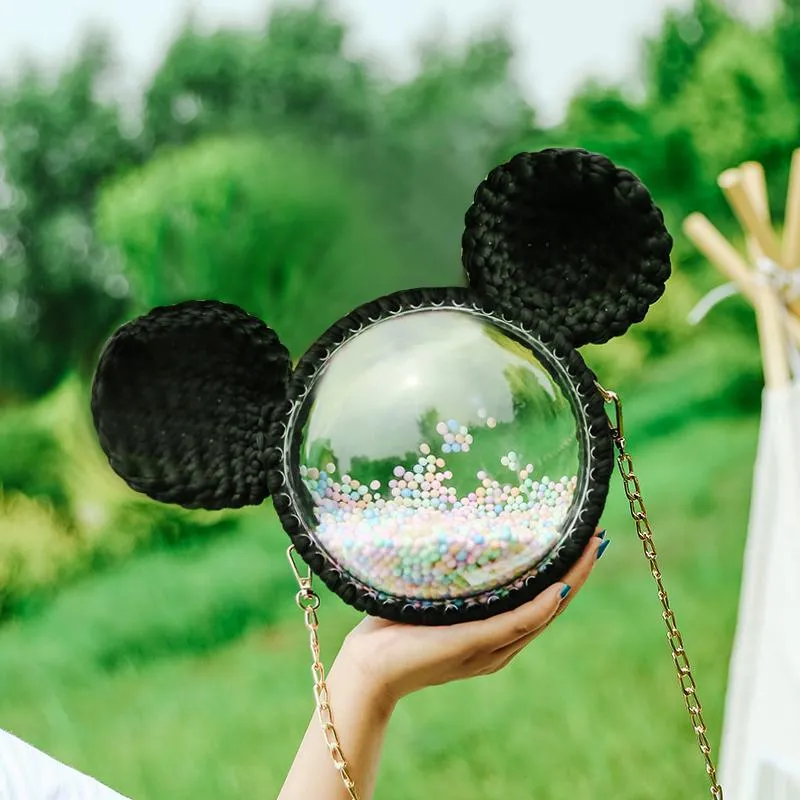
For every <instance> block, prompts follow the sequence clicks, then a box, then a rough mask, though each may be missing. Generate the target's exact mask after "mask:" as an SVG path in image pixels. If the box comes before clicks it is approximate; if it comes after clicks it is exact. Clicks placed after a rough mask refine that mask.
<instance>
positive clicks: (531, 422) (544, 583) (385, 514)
mask: <svg viewBox="0 0 800 800" xmlns="http://www.w3.org/2000/svg"><path fill="white" fill-rule="evenodd" d="M671 247H672V239H671V237H670V235H669V233H668V232H667V230H666V228H665V226H664V220H663V216H662V214H661V211H660V210H659V209H658V208H657V207H656V206H655V205H654V203H653V201H652V198H651V196H650V194H649V192H648V191H647V189H646V188H645V187H644V186H643V185H642V183H641V182H640V181H639V180H638V179H637V178H636V177H635V176H634V175H633V174H632V173H630V172H629V171H627V170H624V169H620V168H619V167H617V166H615V165H614V164H613V163H612V162H611V161H610V160H609V159H607V158H606V157H604V156H602V155H598V154H594V153H588V152H586V151H584V150H577V149H547V150H542V151H540V152H537V153H522V154H520V155H517V156H515V157H514V158H513V159H511V160H510V161H509V162H508V163H506V164H503V165H501V166H498V167H497V168H496V169H494V170H493V171H492V172H491V173H490V174H489V175H488V177H487V178H486V179H485V180H484V181H483V182H482V183H481V184H480V186H479V187H478V189H477V191H476V193H475V196H474V202H473V203H472V205H471V207H470V208H469V210H468V211H467V213H466V226H465V230H464V234H463V239H462V262H463V266H464V270H465V277H466V286H463V287H451V288H418V289H409V290H407V291H401V292H398V293H396V294H392V295H389V296H387V297H382V298H379V299H377V300H374V301H372V302H369V303H366V304H365V305H363V306H360V307H359V308H357V309H355V310H354V311H352V312H351V313H350V314H349V315H348V316H346V317H344V318H343V319H341V320H339V321H338V322H336V323H335V324H334V325H332V326H331V327H330V328H329V329H328V330H327V331H326V332H325V333H324V334H322V335H321V336H320V337H319V338H318V339H317V340H316V342H315V343H314V344H313V345H312V346H311V347H310V348H309V349H308V351H307V352H306V353H305V354H304V355H303V356H302V357H301V358H300V360H299V362H298V363H297V364H296V365H295V366H294V368H292V364H291V360H290V357H289V354H288V352H287V350H286V348H285V347H284V346H283V345H282V344H281V342H280V340H279V338H278V335H277V334H276V333H275V332H274V331H273V330H272V329H270V328H269V327H268V326H267V325H266V324H265V323H264V322H262V321H261V320H259V319H257V318H255V317H253V316H251V315H249V314H248V313H246V312H245V311H243V310H242V309H240V308H238V307H235V306H231V305H228V304H223V303H219V302H216V301H208V300H205V301H191V302H185V303H179V304H177V305H173V306H169V307H161V308H157V309H154V310H153V311H151V312H150V313H149V314H147V315H145V316H144V317H141V318H139V319H137V320H134V321H132V322H130V323H128V324H127V325H124V326H123V327H122V328H120V330H118V331H117V332H116V334H115V335H114V336H113V337H112V338H111V340H110V341H109V342H108V344H107V346H106V348H105V350H104V352H103V355H102V357H101V359H100V363H99V365H98V368H97V372H96V376H95V381H94V386H93V394H92V412H93V417H94V422H95V426H96V429H97V433H98V436H99V439H100V443H101V445H102V447H103V450H104V451H105V453H106V454H107V456H108V458H109V461H110V464H111V466H112V468H113V469H114V470H115V471H116V472H117V473H118V474H119V475H120V476H121V477H122V478H123V479H124V480H125V481H126V482H127V483H128V484H129V485H130V486H132V487H133V488H134V489H136V490H138V491H140V492H143V493H145V494H147V495H148V496H150V497H151V498H153V499H155V500H159V501H162V502H168V503H178V504H180V505H182V506H186V507H188V508H206V509H221V508H236V507H241V506H244V505H251V504H259V503H261V502H262V501H264V500H265V499H266V498H267V497H268V496H270V495H271V496H272V499H273V503H274V507H275V510H276V512H277V514H278V517H279V518H280V521H281V523H282V526H283V528H284V529H285V530H286V532H287V534H288V535H289V537H290V539H291V544H292V546H291V548H290V550H289V554H290V558H291V555H292V553H293V552H294V551H296V552H297V553H298V554H299V556H300V557H301V558H302V559H303V560H304V561H305V562H306V564H307V566H308V567H309V570H310V571H309V573H308V575H307V576H305V577H303V576H301V575H300V573H299V571H297V568H296V564H295V562H294V561H292V566H293V567H294V568H295V571H296V574H297V578H298V580H299V581H300V593H299V595H298V602H299V603H300V604H301V606H302V607H303V608H304V610H305V612H306V622H307V624H308V625H309V629H310V630H311V631H312V637H313V636H315V635H316V633H315V631H316V614H315V611H316V608H317V606H318V604H319V598H318V597H317V595H316V594H315V593H314V592H313V589H312V588H311V577H312V574H313V575H316V576H318V577H319V578H320V579H321V580H322V581H323V582H324V583H325V585H326V586H328V588H329V589H331V590H332V591H333V592H334V593H336V594H337V595H338V596H339V597H340V598H341V599H342V600H343V601H344V602H345V603H348V604H350V605H352V606H354V607H355V608H357V609H359V610H361V611H364V612H367V613H369V614H373V615H377V616H380V617H384V618H386V619H389V620H395V621H402V622H405V623H412V624H423V625H445V624H457V623H461V622H464V621H467V620H475V619H481V618H486V617H488V616H491V615H494V614H498V613H501V612H503V611H507V610H509V609H512V608H514V607H516V606H519V605H520V604H522V603H524V602H526V601H528V600H530V599H531V598H533V597H534V596H536V595H537V594H538V593H540V592H541V591H542V590H544V589H545V588H546V587H548V586H549V585H551V584H552V583H554V582H556V581H558V580H560V579H561V578H562V577H563V575H564V574H565V573H566V572H567V570H568V569H569V568H570V567H571V566H572V564H574V563H575V561H576V560H577V559H578V558H579V556H580V554H581V553H582V551H583V549H584V547H585V545H586V544H587V542H588V541H589V539H590V537H591V536H592V534H593V532H594V530H595V528H596V525H597V523H598V521H599V519H600V516H601V514H602V512H603V508H604V505H605V502H606V497H607V494H608V488H609V482H610V478H611V474H612V471H613V468H614V461H615V446H616V449H617V451H618V458H617V460H618V463H619V466H620V469H621V471H622V474H623V478H624V481H625V488H626V493H627V496H628V499H629V501H630V503H631V511H632V514H633V516H634V520H635V521H636V526H637V531H638V532H639V535H640V538H641V539H642V542H643V543H644V546H645V551H646V553H647V555H648V559H649V563H650V567H651V570H652V571H653V575H654V577H655V578H656V581H657V583H658V586H659V594H660V597H662V603H663V604H664V610H665V616H664V619H665V621H666V622H667V628H668V632H669V635H670V642H671V645H672V650H673V657H674V658H675V663H676V666H677V668H678V670H679V673H680V675H681V681H682V685H683V686H684V694H685V696H686V697H687V706H688V707H689V709H690V715H692V721H693V725H694V727H695V730H696V732H697V734H698V737H700V744H701V749H703V753H704V756H705V757H706V763H707V765H708V768H709V775H710V777H711V781H712V794H713V796H714V797H720V798H721V797H722V792H721V789H719V787H718V785H717V783H716V778H715V777H714V769H713V765H712V764H711V762H710V760H709V758H710V757H709V754H708V753H709V750H710V748H708V742H707V739H706V738H705V723H704V722H703V721H702V715H701V710H700V704H699V701H697V699H696V695H695V694H694V686H693V679H691V671H690V669H689V665H688V661H686V655H685V651H684V650H683V644H682V642H681V640H680V634H679V632H678V630H677V628H676V627H675V621H674V615H673V614H672V612H671V610H670V609H669V605H668V601H667V596H666V592H665V591H664V590H663V586H662V584H661V577H660V572H659V570H658V564H657V560H656V554H655V550H654V548H653V544H652V537H651V531H650V526H649V522H648V520H647V515H646V512H645V509H644V505H643V503H642V500H641V495H640V493H639V487H638V481H637V479H636V477H635V475H634V474H633V470H632V464H631V461H630V456H629V455H628V454H627V452H626V451H625V443H624V438H623V433H624V432H623V429H622V413H621V405H620V403H619V399H618V398H617V396H616V395H615V394H614V393H613V392H608V391H606V390H605V389H603V388H602V386H600V385H599V384H598V383H597V380H596V377H595V375H594V373H593V372H592V371H591V370H590V369H589V367H587V365H586V363H585V362H584V360H583V358H582V357H581V355H580V353H579V352H578V348H579V347H582V346H583V345H586V344H589V343H594V344H602V343H604V342H606V341H608V340H609V339H611V338H613V337H615V336H620V335H622V334H623V333H625V331H626V330H627V329H628V328H629V327H630V326H631V325H632V324H634V323H636V322H639V321H641V320H642V319H644V317H645V315H646V314H647V311H648V309H649V307H650V306H651V305H652V304H653V303H654V302H655V301H656V300H658V298H659V297H660V296H661V295H662V294H663V292H664V289H665V283H666V281H667V279H668V277H669V275H670V251H671ZM607 403H613V404H614V406H615V415H616V416H615V419H614V421H613V422H612V423H610V422H609V418H608V416H607V415H606V405H607ZM321 669H322V668H321V665H319V670H320V675H322V674H323V673H321ZM315 675H318V673H317V672H316V665H315ZM318 677H319V676H318ZM689 680H691V684H689ZM320 681H321V682H322V683H321V685H322V687H323V688H324V677H320V678H319V680H318V683H319V682H320ZM318 688H319V686H318ZM687 691H688V693H687ZM320 695H321V696H323V697H327V693H326V692H324V691H323V692H320V691H318V692H317V697H318V700H319V696H320ZM695 701H696V702H695ZM325 702H327V700H325ZM323 710H324V709H323ZM328 711H329V709H328ZM326 713H327V712H326ZM341 761H342V764H343V763H344V762H343V760H341ZM343 775H346V770H345V772H344V773H343ZM346 782H347V781H346ZM348 788H350V790H351V796H353V797H355V796H356V795H355V789H354V787H352V786H349V787H348Z"/></svg>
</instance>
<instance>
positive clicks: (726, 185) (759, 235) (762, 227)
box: [717, 169, 782, 264]
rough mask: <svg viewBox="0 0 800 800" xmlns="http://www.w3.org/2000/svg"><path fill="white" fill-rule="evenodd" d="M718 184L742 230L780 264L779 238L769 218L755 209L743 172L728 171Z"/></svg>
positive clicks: (767, 255) (765, 253)
mask: <svg viewBox="0 0 800 800" xmlns="http://www.w3.org/2000/svg"><path fill="white" fill-rule="evenodd" d="M717 183H718V184H719V187H720V189H722V191H723V192H724V194H725V197H726V198H727V199H728V202H729V203H730V205H731V208H732V209H733V213H734V214H736V218H737V219H738V220H739V224H740V225H741V226H742V230H743V231H744V232H745V233H746V234H749V235H751V236H752V237H753V238H754V239H755V240H756V241H757V242H758V246H759V247H760V248H761V251H762V252H763V253H764V255H765V256H766V257H767V258H769V259H771V260H772V261H774V262H775V263H776V264H780V263H781V260H782V257H781V248H780V243H779V242H778V237H777V235H776V234H775V231H774V230H773V228H772V226H771V225H770V224H769V218H768V217H767V218H764V217H763V216H762V215H760V214H759V213H758V212H757V211H756V209H755V208H754V206H753V203H752V201H751V198H750V194H749V193H748V191H747V188H746V187H745V182H744V178H743V176H742V172H741V170H738V169H726V170H725V172H723V173H722V174H721V175H720V176H719V178H718V179H717Z"/></svg>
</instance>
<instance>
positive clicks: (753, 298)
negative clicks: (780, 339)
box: [683, 213, 800, 345]
mask: <svg viewBox="0 0 800 800" xmlns="http://www.w3.org/2000/svg"><path fill="white" fill-rule="evenodd" d="M683 230H684V233H685V234H686V236H687V237H688V238H689V239H690V240H691V241H692V242H693V243H694V245H695V247H696V248H697V249H698V250H699V251H700V252H701V253H702V254H703V255H704V256H705V257H706V258H707V259H708V260H709V262H710V263H711V264H713V265H714V266H715V267H716V268H717V269H718V270H719V271H720V272H721V273H722V274H723V275H724V276H725V277H726V278H728V280H731V281H733V282H734V283H735V284H736V286H737V287H738V289H739V291H740V292H741V293H742V295H743V296H744V297H745V298H746V299H747V300H749V301H750V303H751V304H752V305H753V307H754V308H757V307H758V306H759V304H760V303H761V299H760V296H759V293H758V292H757V287H756V283H755V280H754V277H755V276H754V273H753V271H752V270H751V269H750V267H749V266H748V264H747V261H745V259H744V258H743V257H742V256H741V255H740V253H739V252H738V251H737V250H736V248H735V247H734V246H733V245H732V244H731V243H730V242H729V241H728V240H727V239H726V238H725V237H724V236H723V235H722V234H721V233H720V232H719V231H718V230H717V228H716V227H714V225H713V224H712V223H711V222H710V221H709V220H708V218H707V217H706V216H705V215H703V214H698V213H695V214H690V215H689V216H688V217H687V218H686V219H685V220H684V222H683ZM787 326H788V328H789V333H790V335H791V337H792V339H793V340H794V341H796V342H797V343H798V344H799V345H800V320H798V319H797V318H796V317H794V316H790V317H789V318H788V320H787Z"/></svg>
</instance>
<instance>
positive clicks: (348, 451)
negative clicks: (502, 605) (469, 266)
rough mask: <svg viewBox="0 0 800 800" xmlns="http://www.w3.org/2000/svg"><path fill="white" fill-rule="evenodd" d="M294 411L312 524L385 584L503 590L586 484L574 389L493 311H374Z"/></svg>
mask: <svg viewBox="0 0 800 800" xmlns="http://www.w3.org/2000/svg"><path fill="white" fill-rule="evenodd" d="M299 418H300V419H304V420H305V421H304V422H303V424H302V428H301V430H300V431H297V432H295V434H294V435H295V436H298V435H299V437H300V441H299V476H296V478H295V480H296V481H297V482H298V483H300V482H301V484H300V486H301V487H302V486H304V487H305V489H306V490H307V492H308V497H306V501H307V502H305V503H301V504H299V505H300V507H301V508H305V511H301V513H302V514H303V515H304V516H305V519H304V524H305V526H306V527H307V529H308V531H309V533H310V534H311V535H312V536H313V538H314V539H315V541H316V542H317V544H318V545H319V546H320V547H321V548H322V549H323V550H324V551H326V552H327V553H328V554H329V555H330V556H331V558H332V559H333V560H334V561H335V562H336V563H337V564H338V565H339V566H340V567H341V568H343V569H344V570H346V571H347V572H348V573H350V575H352V576H353V577H355V578H356V579H358V580H360V581H361V582H363V583H364V584H366V585H368V586H370V587H372V588H373V589H375V590H376V591H378V592H381V593H384V594H386V595H390V596H395V597H403V598H417V599H423V600H425V599H427V600H441V599H447V598H462V597H467V596H470V595H477V594H481V593H484V592H487V591H491V590H494V589H498V588H500V587H502V586H504V585H506V584H508V583H510V582H511V581H513V580H514V579H516V578H518V577H520V576H522V575H524V574H529V573H531V572H532V570H534V569H535V568H536V566H537V565H538V564H540V563H541V562H542V560H543V559H545V558H546V557H547V556H548V554H550V553H551V551H552V550H553V549H554V548H555V547H556V546H557V545H558V544H559V542H560V541H561V540H562V538H563V536H564V534H565V532H567V528H568V524H569V522H570V521H571V518H572V516H573V514H572V511H573V506H574V505H575V501H576V497H577V495H578V493H579V492H578V487H579V486H580V485H581V484H582V479H581V464H582V461H581V451H582V447H581V437H580V435H579V434H580V432H579V430H578V425H577V421H576V418H575V414H574V412H573V407H572V404H571V403H570V400H569V398H568V397H567V396H566V395H565V394H564V392H563V391H562V390H561V388H560V387H559V385H558V384H557V383H556V382H555V381H554V380H553V378H552V376H551V375H550V373H549V372H548V371H547V370H546V369H545V368H544V367H543V366H542V363H541V361H540V360H539V359H537V357H536V355H534V353H533V352H532V351H531V350H530V349H529V348H527V347H525V346H523V345H522V344H520V343H519V341H518V340H517V339H516V338H512V336H511V335H509V333H508V332H506V331H505V330H504V329H503V328H501V327H499V326H498V325H497V324H496V323H494V322H493V321H491V320H488V319H487V318H485V317H483V316H480V315H477V314H474V313H472V312H469V311H462V310H457V309H441V310H437V309H429V310H423V311H415V312H410V313H406V314H402V315H399V316H396V317H392V318H389V319H386V320H383V321H380V322H377V323H375V324H373V325H371V326H369V327H368V328H366V329H365V330H363V331H362V332H360V333H359V334H357V335H356V336H354V337H353V338H351V339H349V340H348V341H347V342H346V343H345V344H344V345H343V346H341V347H340V348H339V349H338V350H337V351H336V352H335V353H334V354H333V356H332V357H331V358H330V359H329V361H328V363H327V364H326V366H325V367H324V369H323V370H322V372H321V374H320V375H319V377H318V379H317V381H316V383H315V384H314V386H313V388H312V391H311V393H310V394H309V400H308V401H307V407H306V409H305V410H304V412H302V413H301V415H300V417H299ZM292 449H294V448H292ZM295 452H297V451H296V450H295ZM300 490H301V491H302V488H301V489H300Z"/></svg>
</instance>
